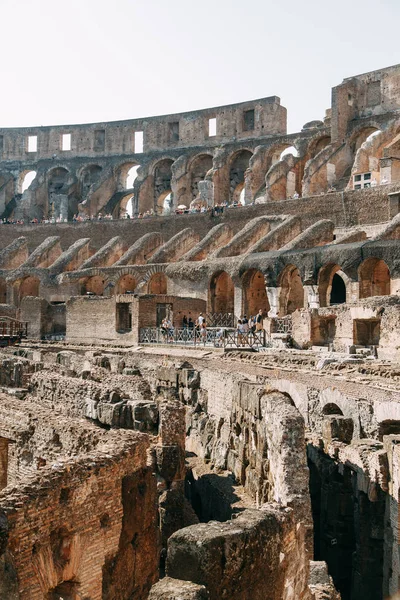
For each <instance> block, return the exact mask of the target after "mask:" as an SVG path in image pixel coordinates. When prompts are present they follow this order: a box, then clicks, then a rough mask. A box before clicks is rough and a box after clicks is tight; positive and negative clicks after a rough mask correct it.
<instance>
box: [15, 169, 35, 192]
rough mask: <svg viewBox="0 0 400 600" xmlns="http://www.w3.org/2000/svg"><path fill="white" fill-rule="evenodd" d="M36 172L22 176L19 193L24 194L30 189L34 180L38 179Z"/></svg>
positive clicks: (27, 172)
mask: <svg viewBox="0 0 400 600" xmlns="http://www.w3.org/2000/svg"><path fill="white" fill-rule="evenodd" d="M36 175H37V172H36V171H25V172H24V173H22V174H21V177H20V182H19V188H20V189H19V192H20V194H23V193H24V192H25V191H26V190H27V189H29V188H30V186H31V184H32V182H33V180H34V179H35V178H36Z"/></svg>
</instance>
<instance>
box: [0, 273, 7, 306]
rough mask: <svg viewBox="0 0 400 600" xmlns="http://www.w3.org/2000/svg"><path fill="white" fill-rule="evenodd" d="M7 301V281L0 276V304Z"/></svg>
mask: <svg viewBox="0 0 400 600" xmlns="http://www.w3.org/2000/svg"><path fill="white" fill-rule="evenodd" d="M6 303H7V283H6V281H5V279H1V278H0V304H6Z"/></svg>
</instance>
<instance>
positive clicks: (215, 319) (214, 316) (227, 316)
mask: <svg viewBox="0 0 400 600" xmlns="http://www.w3.org/2000/svg"><path fill="white" fill-rule="evenodd" d="M205 318H206V325H207V327H236V318H235V315H234V314H233V313H207V314H206V317H205Z"/></svg>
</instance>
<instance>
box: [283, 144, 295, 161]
mask: <svg viewBox="0 0 400 600" xmlns="http://www.w3.org/2000/svg"><path fill="white" fill-rule="evenodd" d="M288 154H291V155H292V156H294V157H295V158H297V157H298V155H299V153H298V151H297V149H296V148H295V147H294V146H288V147H287V148H285V149H284V150H283V151H282V152H281V154H280V156H279V160H282V159H283V158H284V157H285V156H287V155H288Z"/></svg>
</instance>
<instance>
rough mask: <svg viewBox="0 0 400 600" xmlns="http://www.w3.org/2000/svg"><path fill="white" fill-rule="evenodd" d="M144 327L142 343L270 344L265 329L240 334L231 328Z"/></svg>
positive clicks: (140, 340) (221, 346)
mask: <svg viewBox="0 0 400 600" xmlns="http://www.w3.org/2000/svg"><path fill="white" fill-rule="evenodd" d="M203 331H204V333H202V331H201V330H198V329H189V328H183V329H179V328H176V327H174V328H172V329H170V330H168V331H165V330H163V329H161V328H160V327H143V328H141V329H140V331H139V343H140V344H176V345H178V346H181V345H184V346H214V347H216V348H227V347H230V348H261V347H266V346H269V345H270V342H269V340H267V336H266V333H265V331H264V330H262V331H256V332H254V333H250V332H249V333H243V334H240V333H238V332H237V331H236V330H229V329H206V330H203Z"/></svg>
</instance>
